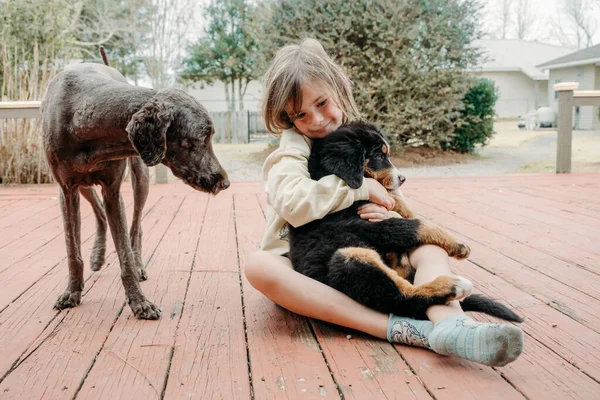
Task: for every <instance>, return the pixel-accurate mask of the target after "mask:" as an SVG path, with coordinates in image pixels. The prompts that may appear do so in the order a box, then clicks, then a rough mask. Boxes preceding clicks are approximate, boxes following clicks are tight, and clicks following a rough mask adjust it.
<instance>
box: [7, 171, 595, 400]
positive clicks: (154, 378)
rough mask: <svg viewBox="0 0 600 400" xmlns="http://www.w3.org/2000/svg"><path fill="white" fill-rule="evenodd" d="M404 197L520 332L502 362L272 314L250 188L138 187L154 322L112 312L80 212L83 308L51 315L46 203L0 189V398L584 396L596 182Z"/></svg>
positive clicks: (113, 267) (256, 188)
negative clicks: (446, 234) (252, 279)
mask: <svg viewBox="0 0 600 400" xmlns="http://www.w3.org/2000/svg"><path fill="white" fill-rule="evenodd" d="M125 192H126V193H125V197H126V202H127V204H128V205H129V206H130V204H131V191H130V190H129V188H126V189H125ZM404 192H405V195H406V196H407V198H408V201H409V203H410V204H411V206H412V207H413V208H414V209H415V210H416V211H417V212H419V213H420V214H422V215H424V216H427V217H428V218H430V219H432V220H434V221H436V222H437V223H439V224H441V225H443V226H445V227H446V228H447V229H449V230H451V231H453V232H454V233H455V234H456V235H458V236H460V237H464V239H465V240H466V242H467V243H469V244H470V245H471V248H472V250H473V251H472V256H471V258H470V259H469V260H467V261H462V262H454V263H453V264H454V270H455V272H456V273H457V274H460V275H463V276H465V277H467V278H469V279H471V280H473V281H474V283H475V287H476V289H477V290H479V291H481V292H483V293H486V294H488V295H491V296H493V297H495V298H501V299H504V300H506V302H508V303H509V304H510V305H511V306H512V307H514V308H516V309H517V310H518V311H519V312H520V313H521V314H523V315H525V316H526V317H527V319H526V321H525V323H523V325H522V327H523V329H524V331H525V333H526V342H525V352H524V354H523V355H522V356H521V358H520V359H519V360H517V361H516V362H514V363H513V364H510V365H508V366H506V367H504V368H498V369H492V368H488V367H483V366H480V365H477V364H473V363H469V362H465V361H460V360H457V359H455V358H448V357H442V356H437V355H435V354H434V353H432V352H429V351H425V350H421V349H417V348H410V347H405V346H392V345H391V344H389V343H387V342H385V341H382V340H375V339H373V338H371V337H368V336H366V335H362V334H358V333H356V332H350V331H349V330H346V329H342V328H340V327H336V326H332V325H328V324H325V323H321V322H317V321H313V320H307V319H306V318H303V317H299V316H297V315H293V314H291V313H289V312H287V311H285V310H283V309H282V308H280V307H278V306H275V305H274V304H273V303H272V302H271V301H269V300H268V299H266V298H265V297H263V296H262V295H261V294H260V293H258V292H257V291H256V290H255V289H254V288H252V287H251V286H250V285H249V284H248V282H247V281H246V280H245V277H244V275H243V273H242V270H243V268H244V262H245V260H246V257H247V256H248V254H249V253H250V252H252V251H254V250H255V249H257V248H258V245H259V243H260V239H261V236H262V232H263V229H264V226H265V221H264V208H265V197H264V194H262V186H261V184H260V183H258V182H239V183H236V184H234V185H233V186H232V188H230V189H229V190H227V191H225V192H223V193H221V194H219V195H218V196H216V197H209V196H207V195H204V194H201V193H198V192H194V191H193V190H192V189H190V188H188V187H186V186H184V185H182V184H179V183H174V184H169V185H153V186H152V188H151V194H150V197H149V200H148V203H147V206H146V209H145V217H144V219H143V229H144V235H145V237H144V243H143V248H144V257H145V259H146V260H147V262H148V272H149V280H148V281H146V282H143V283H142V287H143V289H144V291H145V293H146V295H147V296H148V297H149V298H150V299H151V300H152V301H154V302H155V303H156V304H158V305H160V307H161V308H162V309H163V316H162V318H161V319H160V320H159V321H138V320H136V319H135V318H133V317H132V315H131V312H130V309H129V307H127V306H125V303H124V295H123V291H122V288H121V281H120V278H119V268H118V265H117V260H116V255H115V253H114V246H112V243H111V244H110V247H109V250H108V254H109V256H108V257H107V262H108V266H106V267H105V268H104V269H102V270H101V271H100V272H98V273H92V272H91V271H90V270H89V267H88V264H87V260H88V257H89V252H90V248H91V242H92V239H93V232H94V221H93V218H92V215H91V209H90V208H89V206H88V205H87V203H86V202H85V201H82V205H83V209H82V218H83V228H82V241H83V243H84V244H83V251H84V260H85V261H86V272H85V273H86V279H87V281H86V287H85V294H84V297H83V302H82V304H81V306H79V307H77V308H75V309H71V310H67V311H63V312H57V311H55V310H53V309H52V306H53V304H54V301H55V299H56V297H57V296H58V295H59V294H60V293H61V292H62V290H63V289H64V287H65V285H66V278H67V265H66V261H65V246H64V239H63V234H62V220H61V216H60V210H59V205H58V202H57V197H56V195H57V189H56V187H55V186H42V187H39V186H38V187H35V186H28V187H22V186H21V187H8V188H6V187H3V188H0V399H38V398H44V399H63V398H64V399H71V398H77V399H96V398H106V399H158V398H164V399H180V398H181V399H209V398H210V399H212V398H214V399H251V398H254V399H269V398H274V399H280V398H301V399H305V398H344V399H375V398H385V399H411V398H418V399H431V398H433V399H440V400H442V399H449V400H455V399H496V398H497V399H503V400H504V399H540V400H547V399H597V398H599V396H600V395H599V393H600V311H599V310H600V246H599V245H598V243H599V242H600V229H598V228H599V227H600V175H560V176H557V175H520V176H502V177H486V178H474V177H468V178H446V179H432V178H428V179H425V178H423V179H411V180H409V182H407V184H406V185H405V189H404ZM129 208H131V207H129ZM130 218H131V217H130ZM109 241H110V240H109ZM478 318H481V317H479V316H478ZM348 334H350V335H351V338H350V339H348V338H347V335H348Z"/></svg>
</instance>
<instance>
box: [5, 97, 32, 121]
mask: <svg viewBox="0 0 600 400" xmlns="http://www.w3.org/2000/svg"><path fill="white" fill-rule="evenodd" d="M40 104H41V101H0V119H8V118H38V117H39V116H40Z"/></svg>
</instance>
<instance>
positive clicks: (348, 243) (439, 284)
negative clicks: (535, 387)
mask: <svg viewBox="0 0 600 400" xmlns="http://www.w3.org/2000/svg"><path fill="white" fill-rule="evenodd" d="M388 155H389V145H388V143H387V142H386V140H385V138H384V136H383V135H382V133H381V132H380V131H379V130H378V129H377V128H376V127H375V126H374V125H371V124H367V123H353V124H348V125H344V126H342V127H340V128H339V129H338V130H336V131H335V132H332V133H331V134H330V135H328V136H327V137H325V138H324V139H317V140H314V141H313V146H312V149H311V155H310V158H309V162H308V164H309V172H310V174H311V178H313V179H315V180H318V179H320V178H322V177H324V176H326V175H331V174H335V175H337V176H338V177H339V178H341V179H343V180H344V181H346V183H347V184H348V185H349V186H350V187H352V188H358V187H360V185H361V184H362V181H363V177H371V178H375V179H377V180H378V181H379V182H380V183H382V184H383V185H384V186H385V187H386V188H387V189H389V190H390V191H391V190H395V189H397V188H398V187H399V186H400V185H401V184H402V183H403V182H404V177H402V176H401V175H399V173H398V171H397V170H396V168H395V167H394V166H393V165H392V164H391V162H390V160H389V157H388ZM394 199H395V201H396V208H395V210H396V211H398V212H399V213H400V214H401V215H402V216H403V217H405V218H390V219H388V220H384V221H381V222H377V223H373V222H369V221H367V220H363V219H361V218H360V217H359V215H358V207H360V206H361V205H362V204H365V203H366V201H357V202H355V203H354V204H353V205H351V206H350V207H348V208H346V209H344V210H342V211H339V212H336V213H332V214H329V215H327V216H325V217H324V218H323V219H320V220H316V221H313V222H310V223H308V224H305V225H303V226H298V227H292V226H290V227H289V240H290V252H289V254H288V256H289V258H290V259H291V261H292V264H293V266H294V268H295V269H296V270H297V271H298V272H300V273H302V274H304V275H307V276H309V277H311V278H313V279H316V280H318V281H320V282H323V283H325V284H327V285H329V286H331V287H333V288H335V289H337V290H339V291H341V292H343V293H345V294H347V295H348V296H350V297H351V298H353V299H355V300H356V301H358V302H360V303H362V304H364V305H366V306H368V307H370V308H373V309H375V310H378V311H381V312H384V313H394V314H396V315H402V316H409V317H414V318H418V319H426V315H425V311H426V310H427V308H429V307H430V306H432V305H435V304H446V303H448V302H449V301H451V300H454V299H456V298H461V297H462V293H463V292H464V290H465V289H466V287H465V283H464V280H462V279H461V278H459V277H454V276H442V277H439V278H437V279H436V280H434V281H433V282H431V283H428V284H425V285H421V286H414V285H413V284H412V277H413V276H414V270H412V268H411V267H410V266H406V265H399V264H397V263H396V262H394V261H393V260H397V259H401V258H402V255H403V254H407V253H408V251H410V250H411V249H413V248H416V247H418V246H420V245H423V244H428V243H429V244H436V245H439V246H441V247H443V248H444V249H445V250H446V251H447V252H448V254H449V255H450V256H453V257H456V258H466V257H467V256H468V255H469V251H470V250H469V248H468V246H466V245H464V244H462V243H460V242H458V241H457V240H456V239H454V238H453V237H452V236H450V235H448V234H447V233H445V232H444V231H443V230H441V228H439V227H437V226H436V225H433V224H431V223H427V222H425V221H423V220H419V219H415V218H412V217H413V214H412V212H410V210H409V209H408V207H407V206H406V204H405V203H404V201H403V200H402V199H401V198H400V197H398V196H396V197H394ZM384 260H387V263H386V262H384ZM461 304H462V307H463V309H465V311H479V312H484V313H487V314H490V315H492V316H496V317H499V318H503V319H505V320H509V321H515V322H522V319H521V318H520V317H519V316H518V315H517V314H515V313H514V312H513V311H511V310H510V309H508V308H507V307H506V306H504V305H502V304H500V303H498V302H496V301H494V300H492V299H489V298H487V297H485V296H481V295H471V296H468V297H466V298H465V299H464V300H463V301H462V302H461Z"/></svg>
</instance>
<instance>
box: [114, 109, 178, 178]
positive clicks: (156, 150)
mask: <svg viewBox="0 0 600 400" xmlns="http://www.w3.org/2000/svg"><path fill="white" fill-rule="evenodd" d="M171 121H173V111H172V108H171V107H169V106H168V105H166V104H165V103H164V102H163V101H161V100H158V99H156V98H154V97H153V98H152V99H150V100H149V101H148V102H147V103H146V104H144V106H143V107H142V108H141V109H140V110H139V111H138V112H136V113H135V114H133V116H132V117H131V120H130V121H129V123H128V124H127V128H125V130H126V131H127V134H128V136H129V140H130V141H131V143H132V144H133V147H134V148H135V150H136V151H137V152H138V153H139V155H140V157H141V158H142V160H143V161H144V164H146V165H148V166H150V167H151V166H154V165H156V164H158V163H160V162H161V161H162V159H163V158H164V157H165V153H166V151H167V141H166V135H167V129H168V128H169V125H170V124H171Z"/></svg>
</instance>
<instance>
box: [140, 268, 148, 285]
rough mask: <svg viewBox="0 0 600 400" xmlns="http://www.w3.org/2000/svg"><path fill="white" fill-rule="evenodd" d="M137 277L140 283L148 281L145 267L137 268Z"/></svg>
mask: <svg viewBox="0 0 600 400" xmlns="http://www.w3.org/2000/svg"><path fill="white" fill-rule="evenodd" d="M138 276H139V278H140V282H142V281H145V280H147V279H148V274H147V273H146V268H145V267H138Z"/></svg>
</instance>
